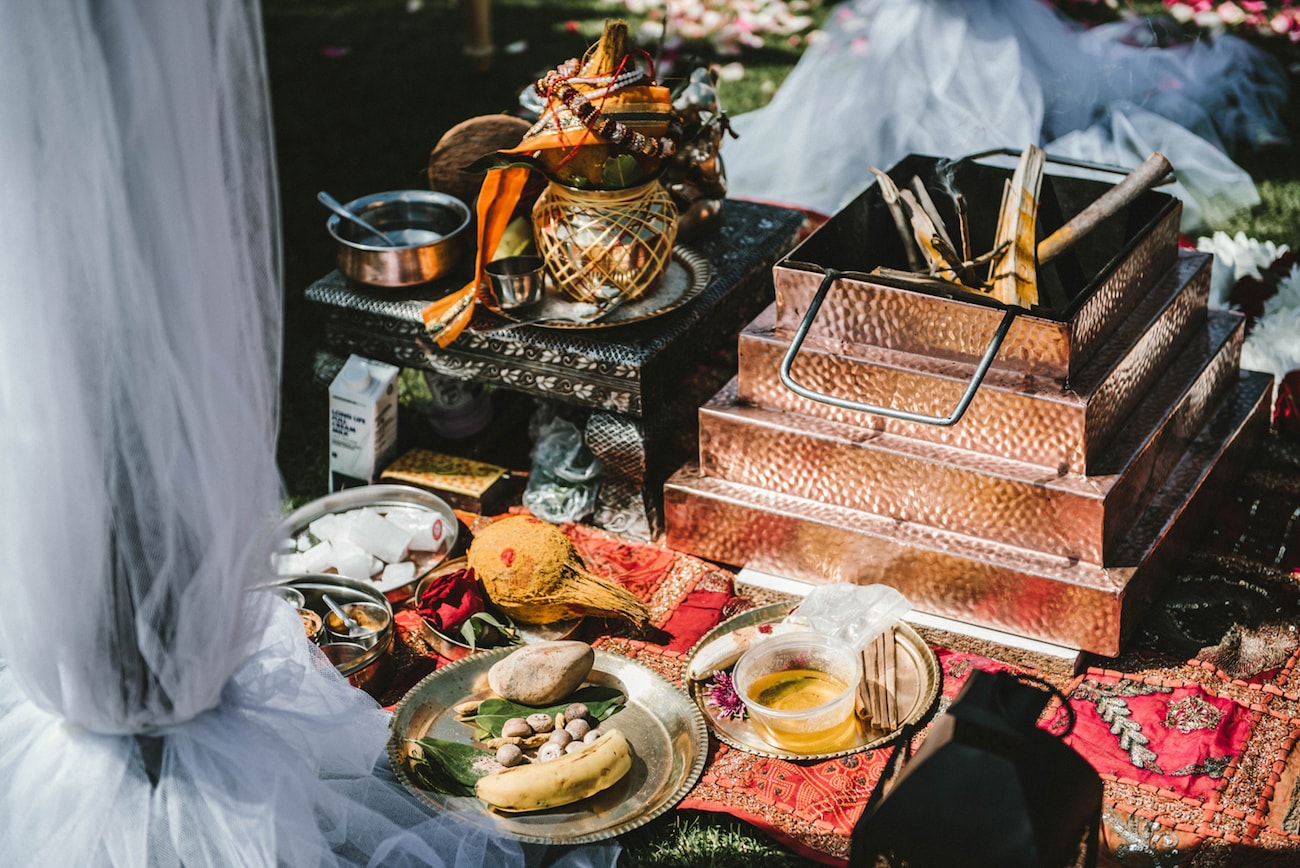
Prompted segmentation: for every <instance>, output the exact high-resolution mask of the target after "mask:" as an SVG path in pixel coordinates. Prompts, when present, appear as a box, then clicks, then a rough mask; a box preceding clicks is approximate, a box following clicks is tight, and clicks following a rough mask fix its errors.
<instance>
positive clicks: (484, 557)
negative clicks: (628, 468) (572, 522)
mask: <svg viewBox="0 0 1300 868" xmlns="http://www.w3.org/2000/svg"><path fill="white" fill-rule="evenodd" d="M467 559H468V561H469V565H470V566H471V567H473V568H474V574H475V575H476V576H477V577H478V579H479V581H480V582H482V583H483V590H484V592H485V593H486V594H487V596H488V598H489V599H490V600H491V601H492V603H493V605H495V606H497V607H498V608H499V609H501V610H502V611H503V612H505V613H506V614H507V615H509V616H510V617H511V618H513V619H514V620H515V621H520V622H523V623H526V624H551V623H555V622H557V621H567V620H570V619H573V618H582V617H586V616H595V617H618V618H625V619H627V620H629V621H632V622H634V623H635V624H637V625H638V626H639V625H643V624H645V623H646V622H647V621H649V620H650V611H649V610H648V609H647V608H646V607H645V604H644V603H642V602H641V601H640V600H639V599H637V598H636V597H635V596H634V595H633V594H631V593H630V592H629V591H627V590H626V589H624V588H621V587H619V586H618V585H616V584H614V583H613V582H610V581H607V580H605V579H602V578H600V577H599V576H595V575H592V574H591V573H589V572H587V567H586V564H584V563H583V561H582V556H581V555H579V554H578V550H577V549H576V548H575V547H574V545H573V541H572V540H570V539H569V538H568V536H566V535H565V533H564V531H562V530H560V529H559V528H558V527H556V526H555V525H553V524H550V523H548V522H545V521H542V520H541V519H539V518H534V517H533V516H523V515H516V516H508V517H506V518H502V519H499V520H497V521H495V522H493V523H492V524H490V525H488V526H487V527H486V528H484V529H483V530H481V531H480V532H478V533H477V534H476V535H475V537H474V540H473V542H471V543H470V546H469V551H468V553H467Z"/></svg>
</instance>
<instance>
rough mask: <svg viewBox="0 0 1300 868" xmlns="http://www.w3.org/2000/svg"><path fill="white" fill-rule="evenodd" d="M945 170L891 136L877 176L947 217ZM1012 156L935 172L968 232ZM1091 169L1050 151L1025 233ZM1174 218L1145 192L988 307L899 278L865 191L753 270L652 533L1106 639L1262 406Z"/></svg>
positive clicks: (1234, 318)
mask: <svg viewBox="0 0 1300 868" xmlns="http://www.w3.org/2000/svg"><path fill="white" fill-rule="evenodd" d="M942 170H943V167H942V166H941V165H940V164H939V161H936V160H934V159H932V158H928V157H919V156H911V157H908V158H907V159H905V160H904V161H903V162H901V163H900V164H899V165H898V166H896V167H895V168H894V169H893V170H891V171H890V173H889V175H890V177H891V178H892V179H893V180H894V181H895V182H896V183H897V184H898V185H899V187H900V188H901V187H902V186H903V185H906V184H908V183H909V181H910V179H912V178H913V177H919V178H923V179H925V182H926V183H927V184H928V185H929V186H931V187H934V188H935V189H936V193H935V196H934V200H935V203H936V205H937V208H938V210H939V211H941V212H942V211H943V210H944V207H945V198H944V195H943V189H944V188H943V186H942V185H941V184H938V183H937V181H938V180H939V174H940V172H941V171H942ZM1009 175H1010V172H1009V171H1008V170H1007V169H1006V168H1004V167H1003V168H999V167H997V166H995V165H987V164H983V163H977V162H965V163H962V164H959V165H958V168H957V170H956V172H955V175H953V176H952V177H950V178H949V179H947V180H950V181H951V184H952V187H955V189H957V190H960V191H962V193H963V194H964V196H965V198H966V200H967V201H968V202H969V203H970V210H969V214H970V223H969V231H970V233H971V236H972V237H973V238H974V239H976V240H977V241H978V240H980V239H985V241H986V246H987V244H989V243H991V238H992V236H993V233H994V226H993V224H992V217H990V216H989V215H990V213H992V214H993V217H996V203H997V198H998V197H999V196H1000V195H1001V191H1002V189H1003V187H1004V186H1006V185H1007V178H1008V176H1009ZM1110 186H1111V183H1110V182H1109V181H1105V180H1091V179H1084V178H1079V177H1066V176H1058V175H1054V174H1052V173H1051V171H1050V170H1048V172H1047V174H1045V176H1044V177H1043V179H1042V186H1041V194H1040V200H1039V206H1040V207H1039V211H1038V218H1039V223H1038V226H1037V232H1038V236H1039V238H1040V239H1041V238H1042V237H1043V236H1044V235H1046V234H1049V233H1051V232H1052V231H1053V230H1054V229H1056V228H1059V227H1060V226H1061V225H1062V223H1064V222H1065V221H1066V220H1068V219H1069V218H1070V217H1072V216H1074V215H1076V214H1077V213H1078V212H1079V211H1081V210H1083V209H1084V208H1086V207H1087V206H1088V205H1089V204H1090V203H1092V202H1094V201H1095V200H1097V199H1098V198H1099V197H1100V196H1102V195H1103V194H1105V193H1106V191H1107V190H1108V189H1109V188H1110ZM952 187H950V188H947V189H952ZM990 201H991V202H992V203H993V204H992V206H986V207H982V208H981V207H978V206H979V205H980V203H987V202H990ZM1180 214H1181V205H1180V203H1179V202H1178V200H1176V199H1174V198H1173V197H1171V196H1169V195H1167V194H1164V193H1162V192H1159V191H1158V190H1147V191H1146V192H1143V193H1142V194H1141V195H1138V196H1137V197H1136V198H1135V199H1133V200H1132V202H1131V203H1130V204H1128V205H1127V206H1125V207H1123V208H1121V209H1120V210H1118V211H1117V212H1115V213H1114V214H1111V215H1110V216H1108V217H1107V218H1106V219H1105V220H1104V221H1103V222H1102V223H1100V224H1098V225H1097V227H1096V229H1094V230H1093V231H1092V232H1090V233H1089V234H1088V235H1087V236H1086V237H1084V238H1082V239H1080V240H1079V241H1078V243H1077V244H1075V245H1074V246H1073V247H1071V248H1070V249H1069V250H1067V251H1065V252H1064V253H1062V254H1061V255H1059V256H1056V257H1055V258H1054V259H1053V260H1052V261H1051V262H1050V263H1048V264H1046V265H1044V264H1041V263H1040V264H1039V265H1038V267H1037V274H1036V278H1037V281H1038V290H1039V293H1040V299H1039V304H1037V305H1035V306H1034V307H1032V308H1030V309H1015V310H1014V311H1012V312H1011V313H1010V314H1008V311H1009V308H1008V306H1006V305H1002V304H999V303H997V302H993V301H991V300H989V299H987V298H984V297H980V296H979V295H977V294H976V293H972V292H965V291H962V290H960V289H953V288H950V287H948V286H945V285H943V284H941V283H939V282H937V281H934V280H931V279H927V278H924V277H922V278H919V279H917V280H915V281H912V280H909V279H908V278H907V276H906V275H905V274H903V271H904V270H905V269H906V268H907V267H908V259H907V256H906V254H905V250H904V247H903V245H904V241H903V239H901V238H900V233H899V232H898V231H897V229H896V225H897V224H895V223H894V222H893V221H892V220H891V215H890V213H889V211H888V209H887V207H886V204H885V203H884V202H883V201H882V195H881V192H880V185H879V183H877V184H875V185H873V186H872V187H870V188H868V189H867V190H866V192H864V193H863V194H862V195H861V196H860V197H858V199H856V200H855V201H853V202H852V203H850V204H849V205H848V206H846V207H845V208H844V210H842V211H841V212H839V213H838V214H836V215H835V216H834V217H832V218H831V219H830V220H829V221H828V222H827V223H825V224H824V225H822V226H821V227H820V228H819V229H818V230H817V231H815V232H814V233H812V234H811V235H810V236H809V237H808V238H807V239H806V240H805V241H804V242H803V243H802V244H801V245H799V246H798V247H797V248H795V249H794V250H793V251H792V252H791V253H789V254H788V255H787V256H786V257H785V258H784V259H783V260H781V261H779V262H778V263H777V264H776V266H775V267H774V269H773V276H774V284H775V287H776V301H775V303H774V304H773V305H772V306H770V307H769V308H768V309H767V310H766V311H764V312H763V313H762V314H760V315H759V316H758V317H757V318H756V319H755V320H753V321H752V322H751V323H750V324H749V326H748V327H747V328H746V329H745V330H744V331H743V332H742V333H741V335H740V338H739V347H738V349H739V372H738V374H737V377H736V378H735V379H734V380H733V381H732V382H731V383H729V384H728V385H727V386H726V387H725V388H723V389H722V391H720V392H719V393H718V394H717V395H715V396H714V397H713V399H712V400H710V401H709V402H707V403H706V404H705V405H704V406H703V407H701V408H700V411H699V421H700V453H699V461H698V463H697V464H692V465H688V466H686V467H683V468H682V469H681V470H680V471H678V472H677V473H676V474H675V475H674V476H673V477H672V478H670V479H669V480H668V483H667V485H666V486H665V490H664V499H665V517H666V525H667V532H666V535H665V540H664V541H665V543H666V544H667V545H669V546H671V547H672V548H674V549H677V550H681V551H687V552H691V553H694V554H697V555H699V556H701V557H705V558H708V559H711V560H715V561H720V562H722V563H726V564H731V565H735V566H749V567H751V568H753V569H756V570H760V571H762V572H767V573H772V574H776V575H780V576H785V577H789V578H793V579H797V580H800V581H803V582H806V583H808V584H810V585H812V584H819V583H825V582H834V581H850V582H857V583H874V582H881V583H885V584H889V585H892V586H894V587H897V588H898V589H899V590H901V591H903V592H904V593H905V594H907V595H908V596H909V597H910V598H911V600H912V601H913V603H914V605H915V606H916V607H917V608H918V609H920V610H922V611H926V612H930V613H933V614H937V615H942V616H945V617H949V618H953V619H956V620H959V621H964V622H967V623H973V624H978V625H982V626H988V627H993V628H995V629H999V630H1004V631H1008V632H1011V633H1014V634H1018V635H1023V636H1027V637H1030V638H1035V639H1041V640H1044V641H1048V642H1053V643H1057V644H1061V645H1065V646H1068V647H1072V648H1078V649H1082V650H1086V651H1091V652H1094V653H1098V654H1102V655H1107V656H1114V655H1116V654H1118V653H1119V651H1120V649H1121V646H1122V644H1123V643H1124V641H1125V640H1126V639H1127V638H1128V637H1129V636H1130V635H1131V634H1132V632H1133V630H1134V629H1135V627H1136V624H1137V622H1138V619H1139V618H1140V617H1141V615H1142V613H1143V612H1144V611H1145V610H1146V608H1147V606H1148V604H1149V602H1150V600H1151V598H1152V596H1153V595H1154V593H1155V592H1156V590H1157V589H1158V587H1159V585H1160V582H1161V580H1162V579H1163V577H1164V576H1165V575H1166V574H1167V573H1168V571H1169V570H1170V569H1171V568H1172V567H1173V566H1174V565H1176V564H1177V562H1178V558H1179V557H1180V556H1181V555H1182V553H1183V552H1184V551H1185V549H1186V546H1187V545H1188V543H1189V541H1190V540H1191V538H1192V536H1193V534H1195V533H1196V532H1197V530H1198V528H1199V526H1200V524H1201V522H1202V520H1203V518H1204V516H1203V513H1204V512H1205V511H1206V509H1207V506H1208V505H1209V504H1210V503H1211V501H1212V500H1213V499H1214V498H1215V496H1216V494H1215V493H1216V492H1217V491H1222V489H1223V487H1224V486H1227V485H1230V484H1231V481H1232V479H1233V476H1234V474H1235V472H1236V469H1237V465H1238V463H1239V461H1240V458H1241V456H1242V455H1243V454H1244V453H1245V450H1247V449H1249V448H1250V443H1251V442H1252V441H1253V439H1254V438H1255V436H1256V435H1257V434H1258V433H1259V432H1261V431H1262V430H1263V429H1264V428H1265V427H1266V426H1267V402H1266V399H1267V395H1268V393H1269V386H1270V382H1269V379H1268V378H1267V377H1266V376H1265V375H1262V374H1252V373H1246V372H1242V371H1241V369H1240V353H1241V343H1242V339H1243V333H1244V327H1243V320H1242V317H1241V316H1240V315H1238V314H1235V313H1227V312H1222V311H1209V310H1208V309H1207V299H1208V285H1209V274H1210V265H1211V261H1210V257H1209V256H1208V255H1206V254H1203V253H1197V252H1194V251H1187V250H1180V249H1179V248H1178V243H1177V230H1178V223H1179V217H1180ZM1040 249H1041V248H1040ZM900 275H901V276H900ZM819 294H820V296H821V299H820V300H819V299H818V298H817V296H818V295H819ZM817 305H820V307H817ZM813 307H817V309H816V311H815V313H816V315H815V316H813V317H808V312H809V310H810V308H813ZM1007 320H1009V321H1010V326H1009V328H1004V331H1005V337H1004V339H1003V340H1002V343H1001V345H1000V346H997V347H996V354H995V355H992V357H991V361H990V362H989V363H988V365H987V373H986V374H984V376H983V379H982V380H979V379H978V377H977V375H978V368H979V364H980V359H981V354H984V353H985V352H986V350H987V349H988V342H989V340H990V336H991V335H992V334H993V333H994V331H995V330H996V329H998V328H999V323H1003V324H1004V326H1005V322H1006V321H1007ZM783 365H784V366H785V370H783V369H782V368H783ZM973 380H974V381H975V384H976V385H975V388H974V391H973V398H970V399H969V404H968V406H966V408H965V410H964V412H962V413H961V415H960V418H959V419H958V420H957V421H956V422H955V423H953V424H947V425H943V424H931V423H929V422H925V421H914V420H913V419H911V418H897V417H894V416H892V415H890V414H891V413H893V411H894V410H895V409H899V410H901V411H902V412H903V413H904V414H907V413H914V414H921V415H923V416H930V417H933V418H940V417H942V416H943V414H944V413H945V412H947V411H948V410H949V409H950V408H952V407H953V406H954V405H955V403H956V402H958V401H959V400H960V399H961V397H962V395H963V392H964V390H966V389H967V388H968V386H970V385H971V383H972V381H973ZM790 381H793V383H794V386H798V387H799V388H800V389H802V390H803V392H809V393H813V396H812V397H809V396H808V395H807V394H803V393H800V392H797V391H796V390H795V389H794V387H792V385H791V382H790ZM821 395H827V396H830V398H829V400H826V399H824V398H822V397H820V396H821ZM836 401H839V402H840V403H838V404H837V403H836ZM859 405H861V406H865V407H869V408H873V409H874V408H881V409H880V412H866V411H864V410H862V409H860V408H859Z"/></svg>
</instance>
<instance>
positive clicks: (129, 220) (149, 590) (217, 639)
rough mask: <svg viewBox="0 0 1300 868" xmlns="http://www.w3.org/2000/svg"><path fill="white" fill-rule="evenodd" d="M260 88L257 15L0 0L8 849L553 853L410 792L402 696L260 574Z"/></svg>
mask: <svg viewBox="0 0 1300 868" xmlns="http://www.w3.org/2000/svg"><path fill="white" fill-rule="evenodd" d="M267 103H268V100H267V93H266V80H265V73H264V65H263V53H262V45H261V36H260V18H259V9H258V6H257V4H256V3H248V2H241V0H201V2H199V0H196V2H185V3H158V2H149V0H41V2H38V3H0V167H3V169H2V170H0V201H2V202H4V203H5V204H4V206H3V207H0V251H3V256H2V259H0V263H2V264H0V304H3V311H2V312H0V478H3V480H4V484H3V485H0V600H2V601H3V602H2V603H0V611H3V626H2V627H0V775H2V776H3V777H4V779H5V786H4V787H2V788H0V818H3V819H2V820H0V853H2V854H3V857H2V860H3V862H4V863H5V864H6V865H17V866H27V865H40V866H59V865H76V866H100V865H111V866H127V868H134V866H155V865H171V864H181V863H183V864H185V865H187V866H205V865H207V866H214V868H216V866H232V865H258V866H261V865H272V864H276V865H287V866H317V865H354V864H357V865H365V864H374V865H380V864H382V865H440V866H466V865H468V866H477V865H493V866H495V865H515V864H528V863H529V861H530V860H532V861H536V859H537V858H539V856H538V853H539V852H540V851H538V850H537V848H531V849H526V848H524V847H523V846H521V845H519V844H518V843H516V842H513V841H508V840H504V839H502V838H500V837H498V836H496V835H494V834H493V833H492V832H491V831H490V830H487V829H484V828H479V827H477V826H470V825H468V824H467V823H466V822H465V821H463V820H456V819H454V818H451V817H449V816H446V815H437V814H431V813H429V812H427V811H425V810H424V809H423V808H421V807H420V805H419V804H417V803H416V801H415V800H414V799H413V798H411V797H410V796H409V795H407V794H406V793H405V791H404V790H403V789H402V788H401V787H400V786H399V785H398V784H397V783H396V782H395V781H394V780H393V778H392V775H391V772H387V771H386V770H385V766H384V764H383V762H382V757H383V749H384V745H385V744H386V742H387V738H388V732H387V722H388V721H387V715H386V713H385V712H384V711H383V710H382V709H380V708H379V707H378V706H377V705H376V704H375V702H374V701H373V700H372V699H370V698H369V697H368V696H366V695H365V694H363V693H361V692H360V691H357V690H355V689H353V688H351V687H350V686H349V685H348V684H347V683H346V682H345V681H344V680H343V679H341V678H340V677H339V676H338V674H337V673H336V672H335V671H334V670H333V669H332V667H330V666H329V664H328V663H327V662H325V660H324V658H323V657H321V656H320V655H319V652H318V651H316V650H315V649H314V648H313V647H312V646H310V645H309V644H308V643H306V642H305V641H303V638H302V635H301V625H300V623H299V622H298V620H297V616H296V614H295V613H294V612H293V611H292V610H290V609H288V607H285V606H283V604H281V603H278V601H276V600H274V599H273V598H271V597H270V596H269V595H267V594H265V593H263V592H258V591H250V590H249V589H250V588H251V587H253V586H255V585H257V584H259V583H262V582H264V581H265V580H266V578H267V576H266V572H267V565H268V564H269V560H268V556H269V552H270V537H271V533H270V529H271V528H272V527H273V525H274V523H275V521H276V519H277V517H278V514H279V498H280V483H279V477H278V473H277V470H276V466H275V463H274V455H275V435H276V420H277V413H278V378H279V370H280V340H281V318H282V315H281V296H280V292H281V287H280V260H279V257H280V248H279V245H280V234H279V229H278V211H277V199H276V193H275V190H276V187H275V166H274V159H273V144H272V139H271V130H270V122H269V114H268V108H267ZM377 762H378V770H377V766H376V763H377ZM617 853H618V848H617V846H616V845H607V846H592V847H588V848H584V849H580V850H574V851H571V852H568V853H566V854H565V855H564V858H562V859H561V860H560V864H566V865H610V864H613V861H614V859H615V858H616V856H617ZM548 858H549V856H548Z"/></svg>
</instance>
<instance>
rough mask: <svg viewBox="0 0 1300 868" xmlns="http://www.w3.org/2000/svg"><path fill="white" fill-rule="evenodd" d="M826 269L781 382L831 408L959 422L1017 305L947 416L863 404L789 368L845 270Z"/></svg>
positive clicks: (1008, 312)
mask: <svg viewBox="0 0 1300 868" xmlns="http://www.w3.org/2000/svg"><path fill="white" fill-rule="evenodd" d="M825 271H826V276H825V277H824V278H822V282H821V286H819V287H817V294H816V295H814V296H813V300H812V304H810V305H808V312H807V313H805V314H804V316H803V321H802V322H801V323H799V329H798V330H797V331H796V332H795V334H794V340H792V341H791V342H790V349H788V350H786V352H785V358H783V359H782V360H781V382H782V383H784V384H785V387H786V388H787V389H789V390H790V391H791V392H794V393H795V394H796V395H799V396H801V397H804V398H808V399H809V400H811V401H817V402H819V403H822V404H830V405H831V406H832V407H839V408H840V409H842V410H856V411H858V412H860V413H871V414H873V415H876V416H885V417H887V418H890V419H899V420H901V421H903V422H919V423H921V424H923V425H939V426H943V427H947V426H949V425H956V424H957V422H958V421H959V420H960V419H961V417H962V415H963V414H964V413H965V412H966V408H967V407H969V406H970V402H971V400H972V399H973V398H974V397H975V392H976V390H978V389H979V387H980V384H981V383H983V382H984V375H985V374H987V373H988V372H989V366H991V365H992V364H993V357H994V356H996V355H997V354H998V350H999V349H1001V348H1002V341H1003V340H1004V339H1005V338H1006V336H1007V332H1008V331H1009V330H1010V329H1011V322H1012V320H1014V319H1015V318H1016V310H1015V308H1008V309H1007V310H1006V312H1005V313H1003V315H1002V322H1001V323H999V324H998V330H997V331H996V332H995V333H994V334H993V339H992V340H991V341H989V345H988V349H986V350H985V351H984V356H983V357H982V358H981V359H980V362H979V365H977V366H976V368H975V375H974V376H973V377H972V378H971V381H970V384H969V385H967V386H966V391H965V393H963V394H962V396H961V400H960V401H958V402H957V406H956V407H954V408H953V411H952V412H951V413H949V414H948V415H947V416H927V415H925V414H924V413H913V412H911V411H910V410H898V409H895V408H894V407H881V406H877V405H875V404H864V403H862V402H860V401H850V400H849V399H848V398H839V397H836V396H835V395H827V394H825V393H823V392H818V391H815V390H813V389H809V388H808V387H807V386H803V385H801V384H799V383H797V382H795V380H794V378H793V377H792V376H791V375H790V369H791V368H792V367H793V366H794V360H795V357H796V356H798V355H799V349H800V348H801V347H802V346H803V342H804V338H806V337H807V336H808V330H809V329H810V328H812V324H813V320H814V319H815V318H816V317H817V311H818V310H820V309H821V306H822V302H823V301H825V300H826V293H827V292H829V291H830V288H831V284H832V283H834V282H835V279H836V278H838V277H841V276H842V275H843V272H841V271H837V270H835V269H834V268H827V269H825Z"/></svg>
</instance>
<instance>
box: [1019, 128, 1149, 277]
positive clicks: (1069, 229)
mask: <svg viewBox="0 0 1300 868" xmlns="http://www.w3.org/2000/svg"><path fill="white" fill-rule="evenodd" d="M1173 170H1174V167H1173V166H1172V165H1170V163H1169V160H1168V159H1166V158H1165V155H1164V154H1162V153H1160V152H1159V151H1156V152H1155V153H1153V154H1152V155H1151V156H1149V157H1147V158H1146V160H1145V161H1144V162H1143V163H1142V165H1140V166H1138V167H1137V168H1136V169H1134V170H1133V171H1132V172H1130V173H1129V174H1128V175H1126V176H1125V177H1124V179H1123V180H1122V181H1120V182H1119V183H1118V184H1116V185H1115V186H1114V187H1111V188H1110V189H1109V190H1107V191H1106V192H1105V193H1103V194H1102V195H1101V197H1100V198H1098V199H1097V200H1096V201H1095V202H1093V203H1092V204H1091V205H1089V206H1088V207H1087V208H1084V209H1083V210H1082V211H1080V212H1079V213H1078V214H1076V215H1074V217H1073V218H1072V219H1071V220H1070V221H1069V222H1068V223H1066V224H1065V225H1064V226H1062V227H1061V228H1060V229H1057V230H1056V231H1055V232H1053V233H1052V234H1051V235H1049V236H1047V237H1046V238H1044V239H1043V240H1042V241H1041V242H1040V243H1039V245H1038V264H1039V265H1045V264H1047V263H1048V262H1051V261H1052V260H1053V259H1055V258H1056V257H1058V256H1060V255H1061V254H1062V253H1064V252H1065V251H1066V250H1069V249H1070V247H1071V246H1072V245H1074V243H1075V242H1077V241H1078V240H1079V239H1080V238H1082V237H1083V236H1085V235H1087V234H1088V233H1089V232H1091V231H1092V230H1094V229H1096V228H1097V227H1098V226H1100V225H1101V224H1102V223H1104V222H1106V221H1107V220H1109V219H1110V218H1111V217H1113V216H1115V214H1116V213H1117V212H1118V211H1119V210H1120V209H1121V208H1124V207H1125V206H1127V205H1129V204H1132V202H1133V200H1134V199H1136V198H1137V197H1138V196H1140V195H1142V194H1143V193H1145V192H1146V191H1147V190H1149V189H1151V188H1152V187H1154V186H1155V185H1156V184H1158V183H1160V182H1161V181H1162V180H1164V178H1165V176H1166V175H1168V174H1169V173H1170V172H1172V171H1173Z"/></svg>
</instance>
